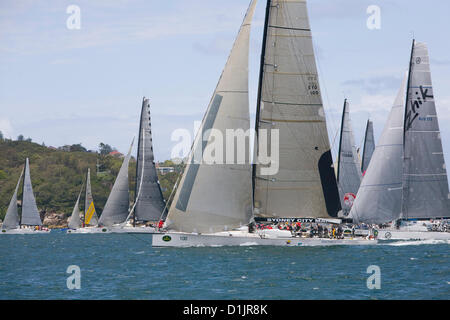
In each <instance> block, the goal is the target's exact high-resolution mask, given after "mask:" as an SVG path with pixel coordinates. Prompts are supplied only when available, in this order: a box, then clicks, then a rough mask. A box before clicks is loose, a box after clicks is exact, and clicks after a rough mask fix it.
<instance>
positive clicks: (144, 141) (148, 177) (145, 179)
mask: <svg viewBox="0 0 450 320" xmlns="http://www.w3.org/2000/svg"><path fill="white" fill-rule="evenodd" d="M124 170H125V169H124ZM124 175H125V174H124ZM127 183H128V175H127ZM127 212H128V211H127ZM165 212H166V202H165V200H164V197H163V194H162V191H161V186H160V184H159V180H158V175H157V172H156V167H155V159H154V154H153V141H152V129H151V117H150V100H149V99H147V98H145V97H144V99H143V102H142V109H141V118H140V128H139V139H138V151H137V162H136V187H135V200H134V205H133V207H132V208H131V210H130V211H129V212H128V214H127V217H125V220H124V221H123V222H122V223H120V224H118V225H115V226H112V227H111V228H110V229H111V232H112V233H147V234H151V233H155V232H157V231H156V228H155V227H152V226H147V225H146V223H153V224H154V225H157V224H158V223H159V221H160V220H161V219H163V218H165V217H164V216H165ZM138 223H139V224H140V225H138Z"/></svg>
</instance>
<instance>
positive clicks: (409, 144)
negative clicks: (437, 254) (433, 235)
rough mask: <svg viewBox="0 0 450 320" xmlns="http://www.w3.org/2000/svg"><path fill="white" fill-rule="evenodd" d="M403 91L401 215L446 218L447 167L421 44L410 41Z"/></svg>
mask: <svg viewBox="0 0 450 320" xmlns="http://www.w3.org/2000/svg"><path fill="white" fill-rule="evenodd" d="M407 92H408V93H407V101H406V111H405V136H404V172H403V174H404V190H403V210H402V218H404V219H430V218H443V217H450V207H449V187H448V179H447V170H446V166H445V160H444V153H443V150H442V140H441V133H440V130H439V121H438V116H437V113H436V105H435V100H434V92H433V84H432V82H431V72H430V58H429V56H428V49H427V46H426V44H424V43H420V42H415V41H414V43H413V48H412V54H411V64H410V75H409V82H408V91H407Z"/></svg>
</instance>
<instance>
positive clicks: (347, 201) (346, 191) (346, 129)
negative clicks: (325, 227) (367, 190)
mask: <svg viewBox="0 0 450 320" xmlns="http://www.w3.org/2000/svg"><path fill="white" fill-rule="evenodd" d="M337 170H338V171H337V181H338V185H339V190H340V193H341V203H342V210H343V212H344V215H348V213H349V212H350V209H351V208H352V205H353V202H354V200H355V198H356V194H357V193H358V189H359V186H360V184H361V179H362V174H361V170H360V164H359V159H358V152H357V149H356V144H355V137H354V135H353V129H352V125H351V122H350V114H349V103H348V101H347V99H345V101H344V110H343V112H342V124H341V138H340V143H339V153H338V168H337Z"/></svg>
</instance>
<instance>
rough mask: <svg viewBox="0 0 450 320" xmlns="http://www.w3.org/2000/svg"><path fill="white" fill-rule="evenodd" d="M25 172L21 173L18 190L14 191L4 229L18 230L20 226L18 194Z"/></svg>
mask: <svg viewBox="0 0 450 320" xmlns="http://www.w3.org/2000/svg"><path fill="white" fill-rule="evenodd" d="M22 176H23V170H22V172H21V173H20V178H19V180H18V182H17V185H16V189H15V190H14V194H13V196H12V198H11V201H10V203H9V206H8V210H7V211H6V215H5V220H4V221H3V225H2V229H4V230H9V229H16V228H18V227H19V224H20V217H19V211H18V208H17V193H18V191H19V185H20V182H21V180H22Z"/></svg>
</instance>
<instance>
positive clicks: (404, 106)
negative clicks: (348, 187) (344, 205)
mask: <svg viewBox="0 0 450 320" xmlns="http://www.w3.org/2000/svg"><path fill="white" fill-rule="evenodd" d="M405 86H406V102H405V99H404V97H405V93H404V92H405ZM449 199H450V194H449V187H448V180H447V172H446V166H445V161H444V156H443V150H442V142H441V135H440V130H439V123H438V118H437V113H436V106H435V101H434V93H433V86H432V82H431V72H430V59H429V56H428V49H427V47H426V45H425V44H424V43H419V42H416V41H413V46H412V52H411V59H410V67H409V74H408V81H407V85H406V77H405V79H404V81H403V84H402V87H401V89H400V92H399V94H398V96H397V99H396V101H395V103H394V106H393V108H392V110H391V113H390V115H389V118H388V121H387V123H386V126H385V128H384V131H383V134H382V136H381V139H380V142H379V144H378V145H377V147H376V149H375V152H374V154H373V157H372V160H371V162H370V164H369V167H368V169H367V172H366V174H365V176H364V179H363V182H362V185H361V188H360V191H359V192H358V195H357V198H356V201H355V203H354V206H353V208H352V210H351V212H350V216H351V217H352V218H353V220H354V222H356V223H359V222H364V223H372V224H385V223H390V222H392V221H394V222H392V223H391V226H390V227H389V228H383V229H380V230H379V238H380V239H399V240H428V239H436V240H442V239H447V240H448V239H450V232H436V231H434V230H432V229H433V227H432V226H433V224H435V223H436V220H438V219H448V218H450V200H449ZM433 220H434V222H433Z"/></svg>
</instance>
